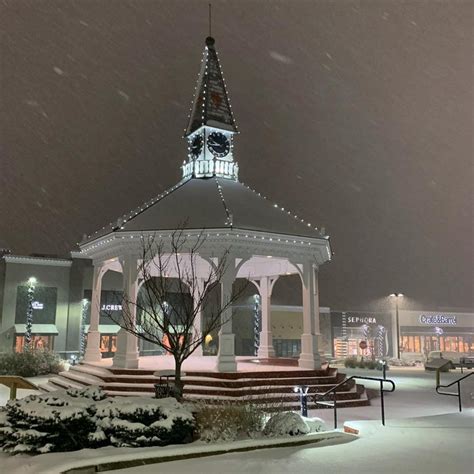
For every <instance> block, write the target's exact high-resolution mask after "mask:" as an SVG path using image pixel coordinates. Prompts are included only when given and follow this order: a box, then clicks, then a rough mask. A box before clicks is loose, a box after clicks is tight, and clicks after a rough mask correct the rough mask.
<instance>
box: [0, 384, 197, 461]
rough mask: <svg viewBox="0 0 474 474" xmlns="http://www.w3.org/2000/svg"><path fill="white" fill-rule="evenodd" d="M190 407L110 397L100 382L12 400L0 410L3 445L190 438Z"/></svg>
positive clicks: (41, 449) (56, 447)
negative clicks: (93, 385)
mask: <svg viewBox="0 0 474 474" xmlns="http://www.w3.org/2000/svg"><path fill="white" fill-rule="evenodd" d="M193 431H194V418H193V415H192V413H191V411H190V410H189V409H188V408H187V407H186V406H185V405H182V404H180V403H178V402H177V401H176V400H175V399H174V398H173V399H160V400H156V399H152V398H134V397H133V398H122V397H117V398H106V397H105V394H104V393H103V392H102V391H101V390H100V389H99V388H97V387H95V388H87V389H70V390H58V391H56V392H53V393H48V394H43V395H31V396H29V397H27V398H24V399H21V400H15V401H10V402H8V404H7V405H6V407H4V408H2V409H1V410H0V449H1V450H3V451H6V452H10V453H13V454H16V453H31V454H38V453H46V452H50V451H73V450H76V449H83V448H96V447H100V446H107V445H114V446H164V445H166V444H171V443H173V444H177V443H186V442H190V441H192V437H193Z"/></svg>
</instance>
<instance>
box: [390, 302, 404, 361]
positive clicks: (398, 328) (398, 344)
mask: <svg viewBox="0 0 474 474" xmlns="http://www.w3.org/2000/svg"><path fill="white" fill-rule="evenodd" d="M390 297H391V298H395V324H396V328H397V352H396V354H397V359H400V320H399V317H398V300H399V299H400V298H403V293H392V294H391V295H390Z"/></svg>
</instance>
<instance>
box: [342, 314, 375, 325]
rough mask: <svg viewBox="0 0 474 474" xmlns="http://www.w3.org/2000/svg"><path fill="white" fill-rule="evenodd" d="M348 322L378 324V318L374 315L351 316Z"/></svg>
mask: <svg viewBox="0 0 474 474" xmlns="http://www.w3.org/2000/svg"><path fill="white" fill-rule="evenodd" d="M347 322H348V323H354V324H377V318H374V317H373V316H349V317H348V318H347Z"/></svg>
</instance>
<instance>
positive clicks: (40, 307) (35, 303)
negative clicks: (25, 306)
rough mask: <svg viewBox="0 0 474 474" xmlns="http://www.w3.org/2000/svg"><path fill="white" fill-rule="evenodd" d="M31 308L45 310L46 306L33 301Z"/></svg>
mask: <svg viewBox="0 0 474 474" xmlns="http://www.w3.org/2000/svg"><path fill="white" fill-rule="evenodd" d="M31 307H32V308H33V309H43V308H44V304H43V303H40V302H39V301H33V303H31Z"/></svg>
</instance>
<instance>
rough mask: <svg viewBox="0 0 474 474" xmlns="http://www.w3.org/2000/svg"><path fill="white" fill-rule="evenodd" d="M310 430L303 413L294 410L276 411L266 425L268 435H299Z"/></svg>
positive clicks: (264, 431) (265, 431)
mask: <svg viewBox="0 0 474 474" xmlns="http://www.w3.org/2000/svg"><path fill="white" fill-rule="evenodd" d="M309 432H310V428H309V426H308V425H307V423H306V422H305V420H304V419H303V417H302V416H301V415H299V414H298V413H295V412H293V411H284V412H281V413H275V414H274V415H273V416H272V417H271V418H270V419H269V420H268V421H267V424H266V425H265V429H264V430H263V433H264V434H265V435H266V436H288V435H289V436H297V435H304V434H307V433H309Z"/></svg>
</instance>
